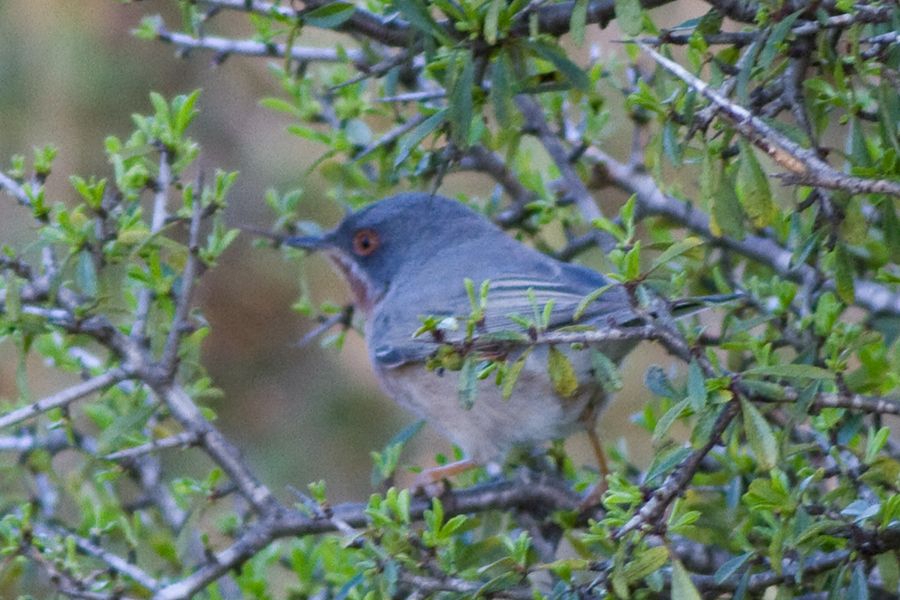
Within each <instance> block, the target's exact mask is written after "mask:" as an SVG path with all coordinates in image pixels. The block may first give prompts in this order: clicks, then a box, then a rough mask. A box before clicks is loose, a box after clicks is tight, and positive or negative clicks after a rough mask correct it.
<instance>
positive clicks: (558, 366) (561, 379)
mask: <svg viewBox="0 0 900 600" xmlns="http://www.w3.org/2000/svg"><path fill="white" fill-rule="evenodd" d="M547 370H548V371H549V372H550V381H551V383H552V384H553V390H554V391H555V392H556V393H557V394H559V395H560V396H562V397H563V398H571V397H572V396H573V395H574V394H575V392H576V391H578V377H577V376H576V375H575V367H573V366H572V362H571V361H570V360H569V358H568V357H567V356H566V355H565V354H563V353H562V352H561V351H560V350H558V349H557V348H556V346H550V352H549V354H548V356H547Z"/></svg>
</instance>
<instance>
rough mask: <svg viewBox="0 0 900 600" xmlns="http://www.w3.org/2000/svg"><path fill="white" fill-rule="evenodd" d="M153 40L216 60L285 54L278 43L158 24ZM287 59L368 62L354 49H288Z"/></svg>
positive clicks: (283, 48)
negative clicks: (206, 53)
mask: <svg viewBox="0 0 900 600" xmlns="http://www.w3.org/2000/svg"><path fill="white" fill-rule="evenodd" d="M156 36H157V38H158V39H159V40H160V41H163V42H166V43H169V44H172V45H173V46H176V47H178V48H181V49H183V50H210V51H212V52H215V53H216V54H217V55H220V56H229V55H231V54H238V55H241V56H272V57H280V58H283V57H284V56H285V55H286V53H287V46H286V45H285V44H282V43H278V42H270V43H267V44H266V43H263V42H257V41H255V40H233V39H230V38H223V37H216V36H211V35H204V36H203V37H194V36H192V35H189V34H187V33H181V32H178V31H169V30H168V29H166V28H165V27H164V26H163V24H162V23H158V24H157V26H156ZM290 57H291V60H294V61H297V62H344V61H346V60H347V59H350V60H351V61H353V62H354V63H357V64H361V63H366V62H368V61H367V60H366V57H365V55H364V54H363V52H362V51H361V50H358V49H356V48H348V49H346V50H343V51H340V52H339V51H338V49H337V48H310V47H304V46H291V54H290Z"/></svg>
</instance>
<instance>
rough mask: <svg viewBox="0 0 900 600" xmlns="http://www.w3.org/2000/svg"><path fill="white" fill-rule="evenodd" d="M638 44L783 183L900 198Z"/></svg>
mask: <svg viewBox="0 0 900 600" xmlns="http://www.w3.org/2000/svg"><path fill="white" fill-rule="evenodd" d="M638 45H639V46H640V47H641V48H642V49H643V50H644V52H646V53H647V54H649V55H650V56H651V58H653V60H655V61H656V62H657V63H658V64H659V65H660V66H661V67H662V68H663V69H665V70H666V71H668V72H669V73H671V74H672V75H674V76H675V77H678V78H679V79H681V80H682V81H684V82H685V83H686V84H687V85H688V86H690V87H691V88H693V89H694V90H696V91H697V92H699V93H700V94H702V95H703V96H705V97H706V98H707V99H708V100H710V101H711V102H712V103H713V104H714V105H715V106H716V107H717V110H718V111H719V112H720V113H721V114H723V115H724V116H725V117H727V118H728V120H730V121H731V122H732V124H733V125H734V127H735V129H737V130H738V131H739V132H740V133H741V134H742V135H743V136H744V137H746V138H747V139H748V140H749V141H750V142H752V143H753V144H754V145H755V146H757V147H758V148H760V149H761V150H763V151H764V152H765V153H766V154H768V155H769V157H770V158H771V159H772V160H773V161H775V162H776V163H777V164H779V165H781V166H782V167H784V168H785V169H787V170H788V171H790V172H791V173H790V174H786V175H783V178H784V180H785V181H786V182H788V183H794V184H802V185H814V186H820V187H825V188H830V189H838V190H845V191H848V192H850V193H852V194H862V193H871V194H890V195H892V196H900V182H897V181H891V180H888V179H866V178H863V177H854V176H852V175H845V174H844V173H841V172H839V171H836V170H835V169H834V168H833V167H832V166H831V165H829V164H828V163H826V162H825V161H823V160H822V159H820V158H819V157H818V156H817V155H816V154H815V152H813V151H812V150H809V149H806V148H803V147H801V146H800V145H799V144H796V143H795V142H793V141H791V140H790V139H788V138H786V137H785V136H783V135H782V134H781V133H779V132H778V131H777V130H775V129H774V128H773V127H771V126H769V125H768V124H767V123H766V122H765V121H763V120H762V119H760V118H759V117H756V116H754V115H753V114H751V113H750V111H748V110H747V109H746V108H744V107H742V106H739V105H738V104H735V103H734V102H731V101H730V100H729V99H728V98H726V97H725V96H722V95H721V94H719V93H718V92H717V91H715V90H714V89H712V88H711V87H710V86H709V85H708V84H707V83H706V82H705V81H702V80H701V79H699V78H697V77H695V76H694V75H692V74H691V73H689V72H688V71H687V70H686V69H685V68H683V67H682V66H681V65H679V64H678V63H676V62H674V61H671V60H669V59H668V58H666V57H665V56H663V55H661V54H660V53H658V52H657V51H655V50H653V49H652V48H650V47H649V46H646V45H644V44H638Z"/></svg>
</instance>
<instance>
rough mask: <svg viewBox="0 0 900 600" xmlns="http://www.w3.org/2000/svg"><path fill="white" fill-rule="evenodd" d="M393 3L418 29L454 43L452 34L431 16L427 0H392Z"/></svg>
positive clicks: (443, 40)
mask: <svg viewBox="0 0 900 600" xmlns="http://www.w3.org/2000/svg"><path fill="white" fill-rule="evenodd" d="M391 4H393V5H394V7H395V8H396V9H397V10H399V11H400V14H402V15H403V16H404V17H405V18H406V20H407V21H409V22H410V24H411V25H412V26H413V27H415V28H416V29H418V30H420V31H422V32H423V33H429V34H431V35H433V36H434V37H436V38H437V39H439V40H440V41H441V43H443V44H445V45H447V46H453V45H454V41H453V40H452V39H450V36H448V35H447V33H446V32H445V31H444V30H443V29H441V27H440V25H438V24H437V23H436V22H435V20H434V19H433V18H432V17H431V13H430V12H429V10H428V3H427V2H422V1H421V0H392V1H391Z"/></svg>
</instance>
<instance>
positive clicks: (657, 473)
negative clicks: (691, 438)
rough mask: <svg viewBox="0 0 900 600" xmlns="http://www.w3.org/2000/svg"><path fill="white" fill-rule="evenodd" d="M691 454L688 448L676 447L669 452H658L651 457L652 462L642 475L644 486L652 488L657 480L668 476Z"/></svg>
mask: <svg viewBox="0 0 900 600" xmlns="http://www.w3.org/2000/svg"><path fill="white" fill-rule="evenodd" d="M690 454H691V448H690V447H689V446H676V447H674V448H671V449H669V450H660V451H658V452H656V454H655V455H654V457H653V462H651V463H650V466H649V467H648V468H647V473H646V475H644V483H643V485H644V486H653V485H655V484H657V483H658V480H659V479H660V478H661V477H662V476H664V475H668V474H669V473H670V472H671V471H672V470H673V469H674V468H675V467H677V466H678V465H680V464H681V461H683V460H684V459H686V458H687V457H688V456H689V455H690Z"/></svg>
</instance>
